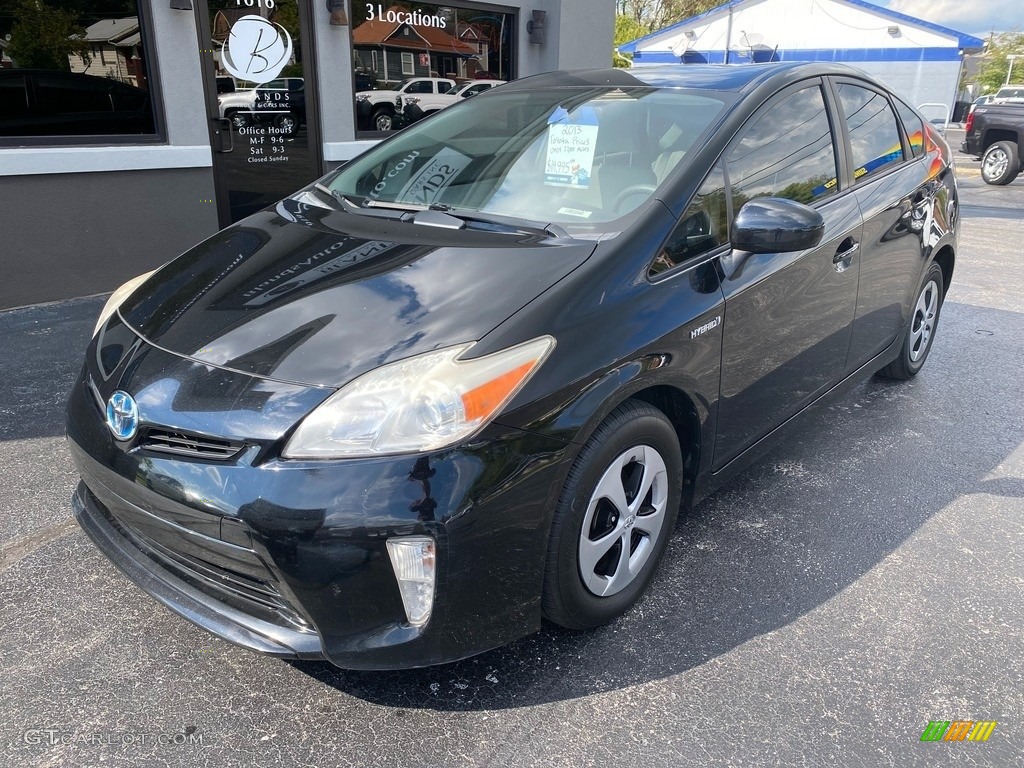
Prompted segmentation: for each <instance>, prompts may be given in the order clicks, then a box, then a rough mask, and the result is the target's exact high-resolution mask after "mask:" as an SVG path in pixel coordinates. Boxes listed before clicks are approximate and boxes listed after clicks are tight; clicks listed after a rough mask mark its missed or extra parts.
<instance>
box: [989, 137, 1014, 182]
mask: <svg viewBox="0 0 1024 768" xmlns="http://www.w3.org/2000/svg"><path fill="white" fill-rule="evenodd" d="M1019 173H1020V155H1019V154H1018V153H1017V144H1016V143H1015V142H1012V141H997V142H996V143H995V144H993V145H992V146H990V147H989V148H988V149H986V150H985V154H983V155H982V156H981V178H982V179H983V180H984V181H985V183H986V184H992V185H995V186H1003V185H1004V184H1009V183H1010V182H1011V181H1013V180H1014V179H1016V178H1017V174H1019Z"/></svg>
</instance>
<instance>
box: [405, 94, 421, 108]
mask: <svg viewBox="0 0 1024 768" xmlns="http://www.w3.org/2000/svg"><path fill="white" fill-rule="evenodd" d="M419 103H420V97H419V96H406V97H405V105H406V106H407V107H411V106H412V105H413V104H419Z"/></svg>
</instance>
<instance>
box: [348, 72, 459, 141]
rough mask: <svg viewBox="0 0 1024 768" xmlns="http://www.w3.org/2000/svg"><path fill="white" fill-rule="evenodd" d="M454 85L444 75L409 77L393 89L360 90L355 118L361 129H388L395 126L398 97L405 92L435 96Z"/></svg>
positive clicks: (357, 95) (446, 91) (405, 93)
mask: <svg viewBox="0 0 1024 768" xmlns="http://www.w3.org/2000/svg"><path fill="white" fill-rule="evenodd" d="M454 87H455V81H454V80H449V79H448V78H446V77H411V78H409V79H408V80H406V81H405V82H404V83H402V84H401V85H400V86H399V87H398V88H397V89H396V90H394V91H391V90H388V91H383V90H382V91H360V92H359V93H357V94H356V119H357V121H358V123H359V127H360V128H362V129H363V130H369V131H390V130H391V129H392V128H394V127H395V112H396V105H397V103H398V99H400V98H402V97H403V96H405V95H407V94H408V95H417V96H427V95H430V96H435V95H438V94H444V93H448V91H450V90H452V89H453V88H454Z"/></svg>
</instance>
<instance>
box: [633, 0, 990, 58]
mask: <svg viewBox="0 0 1024 768" xmlns="http://www.w3.org/2000/svg"><path fill="white" fill-rule="evenodd" d="M841 2H844V3H849V4H850V5H856V6H859V7H861V8H865V9H867V10H869V11H871V12H872V13H876V14H878V15H879V16H886V17H888V18H890V19H892V20H893V21H902V22H905V23H907V24H913V25H915V26H918V27H923V28H924V29H929V30H931V31H932V32H937V33H939V34H941V35H947V36H949V37H955V38H956V39H957V45H958V46H959V47H960V48H963V49H970V48H982V47H984V45H985V41H984V40H982V39H981V38H979V37H973V36H972V35H965V34H964V33H963V32H957V31H956V30H955V29H950V28H949V27H944V26H942V25H941V24H933V23H932V22H930V21H924V20H922V19H916V18H914V17H913V16H907V15H906V14H905V13H899V12H898V11H890V10H889V9H888V8H883V7H881V6H879V5H874V4H872V3H869V2H866V0H841ZM738 5H743V0H730V2H728V3H722V5H719V6H716V7H714V8H712V9H711V10H710V11H704V13H699V14H697V15H696V16H691V17H690V18H688V19H683V20H682V21H677V22H676V23H675V24H672V25H670V26H667V27H665V28H664V29H659V30H658V31H656V32H651V33H650V34H649V35H644V36H643V37H638V38H637V39H636V40H630V41H629V42H628V43H623V44H622V45H620V46H619V53H630V54H635V53H636V49H637V46H639V45H640V44H641V43H643V42H646V41H648V40H651V39H653V38H655V37H661V36H662V35H664V34H665V33H667V32H671V31H673V30H676V29H679V28H681V27H692V26H694V23H695V22H697V21H700V20H703V19H706V18H709V17H711V16H717V15H718V14H720V13H722V12H724V11H727V10H728V9H729V7H730V6H738ZM677 58H678V57H677Z"/></svg>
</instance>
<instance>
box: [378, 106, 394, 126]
mask: <svg viewBox="0 0 1024 768" xmlns="http://www.w3.org/2000/svg"><path fill="white" fill-rule="evenodd" d="M373 127H374V128H376V129H377V130H378V131H390V130H391V129H392V128H394V127H395V115H394V113H393V112H392V111H391V110H390V109H378V110H377V111H376V112H374V113H373Z"/></svg>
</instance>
